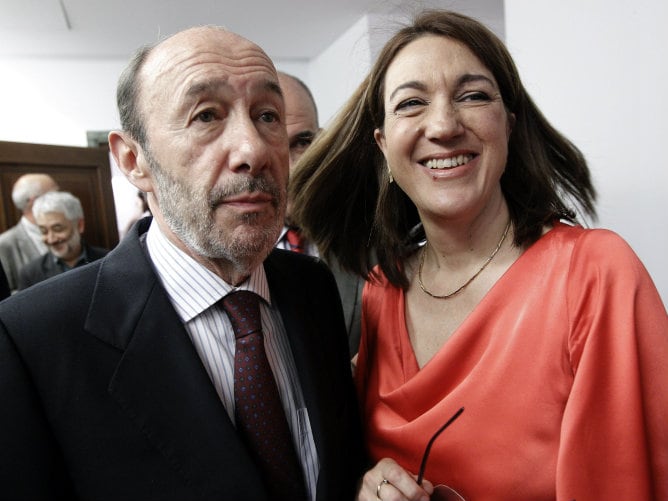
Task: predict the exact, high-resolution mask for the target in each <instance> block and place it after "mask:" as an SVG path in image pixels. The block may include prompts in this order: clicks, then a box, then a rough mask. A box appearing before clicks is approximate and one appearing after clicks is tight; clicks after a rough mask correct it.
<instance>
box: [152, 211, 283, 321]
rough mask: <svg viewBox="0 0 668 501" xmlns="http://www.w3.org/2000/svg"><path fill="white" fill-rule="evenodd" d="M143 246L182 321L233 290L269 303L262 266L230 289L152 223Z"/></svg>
mask: <svg viewBox="0 0 668 501" xmlns="http://www.w3.org/2000/svg"><path fill="white" fill-rule="evenodd" d="M146 246H147V248H148V252H149V255H150V256H151V260H152V261H153V264H154V266H155V269H156V271H157V273H158V276H159V277H160V280H161V282H162V285H163V286H164V288H165V290H166V291H167V294H168V296H169V298H170V300H171V302H172V304H173V305H174V308H175V309H176V312H177V313H178V314H179V316H180V317H181V319H182V320H183V321H184V322H188V321H190V320H192V319H193V318H195V317H196V316H197V315H199V314H200V313H202V312H203V311H205V310H207V309H208V308H210V307H211V306H213V305H214V304H215V303H217V302H218V301H219V300H220V299H222V298H223V297H224V296H226V295H227V294H229V293H230V292H233V291H236V290H249V291H252V292H255V293H256V294H258V295H259V296H260V297H262V298H263V299H264V300H265V301H266V302H267V303H268V304H271V297H270V294H269V285H268V284H267V276H266V274H265V271H264V266H258V267H256V268H255V269H254V270H253V271H252V273H251V275H250V277H249V278H248V279H247V280H246V281H244V282H243V283H242V284H240V285H239V286H237V287H234V286H233V285H230V284H228V283H227V282H225V280H223V279H222V278H220V277H219V276H218V275H216V274H215V273H213V272H212V271H211V270H209V269H208V268H206V267H204V266H203V265H201V264H200V263H198V262H197V261H195V260H194V259H193V258H192V257H190V256H189V255H188V254H186V253H185V252H183V251H182V250H181V249H179V248H178V247H176V245H174V244H173V243H172V242H170V241H169V239H168V238H167V237H166V236H165V235H164V234H163V233H162V231H161V230H160V227H159V226H158V224H157V223H156V222H155V220H153V221H152V222H151V226H150V227H149V230H148V233H147V235H146Z"/></svg>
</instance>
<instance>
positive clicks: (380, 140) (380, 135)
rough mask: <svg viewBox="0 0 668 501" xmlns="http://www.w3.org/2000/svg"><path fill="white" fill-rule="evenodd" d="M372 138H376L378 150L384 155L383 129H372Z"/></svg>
mask: <svg viewBox="0 0 668 501" xmlns="http://www.w3.org/2000/svg"><path fill="white" fill-rule="evenodd" d="M373 138H374V139H375V140H376V144H377V145H378V147H379V148H380V151H382V152H383V155H385V134H384V133H383V129H374V131H373Z"/></svg>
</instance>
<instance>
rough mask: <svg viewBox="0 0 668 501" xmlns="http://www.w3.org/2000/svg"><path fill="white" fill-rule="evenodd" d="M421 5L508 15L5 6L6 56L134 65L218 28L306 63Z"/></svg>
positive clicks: (312, 1) (101, 3)
mask: <svg viewBox="0 0 668 501" xmlns="http://www.w3.org/2000/svg"><path fill="white" fill-rule="evenodd" d="M421 5H432V6H433V5H441V6H444V7H448V8H455V7H456V6H457V5H460V6H462V7H465V9H464V10H463V9H459V10H462V11H465V10H469V11H471V8H472V7H473V12H469V13H472V14H474V15H476V14H477V15H479V16H480V17H481V18H485V17H487V21H489V22H490V23H491V24H494V23H495V22H498V21H499V19H498V16H499V12H501V14H500V15H501V16H502V11H503V0H449V1H440V2H438V1H429V0H426V1H423V0H412V1H405V0H404V1H402V0H0V57H68V58H70V57H94V58H104V57H121V58H127V57H128V56H129V55H130V54H131V53H132V51H133V50H134V49H136V48H137V47H139V46H140V45H143V44H145V43H148V42H153V41H155V40H157V39H159V38H161V37H162V36H164V35H168V34H172V33H174V32H176V31H178V30H180V29H183V28H186V27H189V26H193V25H201V24H217V25H223V26H226V27H227V28H229V29H230V30H232V31H234V32H236V33H239V34H241V35H243V36H245V37H247V38H249V39H251V40H252V41H254V42H256V43H258V44H259V45H260V46H261V47H263V48H264V49H265V51H267V53H268V54H269V56H271V57H272V58H274V59H296V60H303V59H310V58H312V57H314V56H316V55H317V54H319V53H320V52H321V51H322V50H323V49H325V48H327V47H328V46H329V45H330V44H331V43H332V42H334V41H335V40H336V39H337V38H338V36H339V35H340V34H341V33H343V32H344V31H345V30H347V29H348V28H349V27H351V26H352V25H353V24H354V23H355V22H356V21H357V20H358V19H360V18H361V17H362V16H363V15H364V14H366V13H377V14H388V13H391V12H395V11H397V9H399V10H400V11H412V10H415V9H416V8H417V7H419V6H421ZM499 6H500V7H499ZM487 11H490V12H491V14H489V15H488V13H487ZM500 24H502V21H501V23H500Z"/></svg>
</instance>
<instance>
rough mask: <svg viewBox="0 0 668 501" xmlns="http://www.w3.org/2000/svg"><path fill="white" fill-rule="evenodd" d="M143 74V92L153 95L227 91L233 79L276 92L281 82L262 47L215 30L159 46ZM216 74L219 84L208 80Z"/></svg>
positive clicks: (179, 36) (184, 35) (182, 36)
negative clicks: (221, 89)
mask: <svg viewBox="0 0 668 501" xmlns="http://www.w3.org/2000/svg"><path fill="white" fill-rule="evenodd" d="M141 73H142V77H141V81H142V87H143V88H144V89H143V91H142V92H148V93H149V94H152V93H155V92H157V93H165V92H166V93H167V94H169V95H172V94H173V93H174V92H178V93H182V92H186V93H188V94H191V95H192V94H196V93H201V92H206V91H211V90H215V89H214V87H212V86H218V87H219V88H223V87H225V86H226V85H228V80H230V79H231V80H235V79H241V80H249V81H252V82H253V86H254V87H256V88H257V87H259V88H261V89H262V88H263V87H264V89H262V90H272V87H273V86H274V83H273V82H275V81H276V80H277V76H276V70H275V68H274V65H273V63H272V61H271V60H270V59H269V57H268V56H267V55H266V54H265V52H264V51H263V50H262V49H261V48H260V47H259V46H257V45H256V44H254V43H252V42H250V41H248V40H246V39H245V38H243V37H240V36H239V35H236V34H234V33H231V32H228V31H224V30H222V29H219V28H211V27H209V28H196V29H195V28H194V29H191V30H186V31H185V32H182V33H179V34H177V35H174V36H172V37H171V38H168V39H167V40H165V41H164V42H162V43H161V44H159V45H158V46H156V47H155V49H154V50H153V52H152V53H151V54H150V55H149V57H148V58H147V60H146V62H145V63H144V65H143V67H142V70H141ZM213 75H215V80H216V81H215V82H214V81H207V80H210V79H211V77H212V76H213ZM258 82H259V83H258ZM265 82H269V83H268V84H267V83H265ZM165 87H174V88H165ZM176 88H178V89H179V90H178V91H177V90H176ZM276 88H278V87H276ZM279 93H280V91H279Z"/></svg>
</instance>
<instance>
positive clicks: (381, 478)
mask: <svg viewBox="0 0 668 501" xmlns="http://www.w3.org/2000/svg"><path fill="white" fill-rule="evenodd" d="M433 491H434V487H433V486H432V484H431V483H430V482H429V481H427V480H424V481H423V482H422V487H420V486H419V485H418V484H417V482H416V477H415V475H412V474H410V473H408V472H407V471H406V470H404V469H403V468H402V467H401V466H399V465H398V464H397V462H396V461H394V460H393V459H390V458H384V459H381V460H380V461H379V462H378V463H377V464H376V466H374V467H373V468H371V469H370V470H369V471H367V472H366V473H365V474H364V478H362V483H361V484H360V488H359V490H358V491H357V501H378V500H379V499H380V500H381V501H429V496H431V493H432V492H433Z"/></svg>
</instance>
